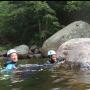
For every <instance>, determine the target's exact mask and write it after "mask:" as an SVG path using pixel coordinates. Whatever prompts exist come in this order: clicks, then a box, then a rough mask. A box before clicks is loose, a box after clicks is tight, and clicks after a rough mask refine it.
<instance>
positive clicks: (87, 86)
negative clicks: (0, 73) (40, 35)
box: [0, 58, 90, 90]
mask: <svg viewBox="0 0 90 90" xmlns="http://www.w3.org/2000/svg"><path fill="white" fill-rule="evenodd" d="M46 60H47V59H46V58H45V59H30V60H29V59H28V60H19V64H27V63H30V64H31V63H32V64H41V63H45V62H46ZM64 67H65V66H64ZM21 76H22V75H21V74H20V73H19V74H17V75H13V76H11V77H10V76H9V78H8V79H1V80H0V90H90V72H83V71H82V72H81V71H79V70H77V69H75V70H73V69H67V68H63V67H59V68H57V69H55V70H51V71H50V70H42V71H38V72H35V73H32V74H29V75H27V76H25V77H26V78H25V79H23V78H21Z"/></svg>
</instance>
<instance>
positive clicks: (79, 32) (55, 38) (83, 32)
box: [42, 21, 90, 56]
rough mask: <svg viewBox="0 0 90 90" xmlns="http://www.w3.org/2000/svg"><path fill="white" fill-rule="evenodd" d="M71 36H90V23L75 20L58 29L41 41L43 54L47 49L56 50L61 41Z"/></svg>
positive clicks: (71, 37)
mask: <svg viewBox="0 0 90 90" xmlns="http://www.w3.org/2000/svg"><path fill="white" fill-rule="evenodd" d="M73 38H90V25H89V24H88V23H86V22H83V21H76V22H73V23H71V24H69V25H68V26H66V27H65V28H63V29H61V30H59V31H58V32H56V33H55V34H54V35H52V36H51V37H50V38H48V39H47V40H46V41H45V42H44V43H43V46H42V53H43V55H45V56H46V53H45V52H47V51H48V50H49V49H53V50H57V48H58V47H59V46H60V45H61V44H62V43H64V42H66V41H67V40H70V39H73Z"/></svg>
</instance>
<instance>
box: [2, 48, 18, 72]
mask: <svg viewBox="0 0 90 90" xmlns="http://www.w3.org/2000/svg"><path fill="white" fill-rule="evenodd" d="M17 61H18V55H17V52H16V50H15V49H10V50H8V51H7V60H6V62H5V63H4V69H3V70H2V72H12V71H13V70H16V69H17V68H16V63H17Z"/></svg>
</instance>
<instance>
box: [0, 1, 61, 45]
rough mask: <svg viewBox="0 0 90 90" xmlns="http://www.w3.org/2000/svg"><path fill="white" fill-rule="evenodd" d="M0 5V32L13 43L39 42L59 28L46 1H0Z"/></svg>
mask: <svg viewBox="0 0 90 90" xmlns="http://www.w3.org/2000/svg"><path fill="white" fill-rule="evenodd" d="M0 7H1V9H0V20H1V22H0V33H1V34H3V36H4V37H6V38H7V40H8V41H11V42H13V43H17V42H19V43H26V44H28V43H30V44H33V43H35V44H39V43H42V42H43V40H45V39H46V37H49V35H52V34H53V33H55V32H56V31H58V30H59V29H60V25H59V22H58V19H57V17H56V14H55V11H54V10H53V9H52V8H50V6H49V5H48V4H47V3H46V1H22V2H20V1H15V2H14V1H2V2H0ZM49 33H50V34H49Z"/></svg>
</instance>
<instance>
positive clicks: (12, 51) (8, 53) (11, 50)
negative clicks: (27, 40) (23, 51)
mask: <svg viewBox="0 0 90 90" xmlns="http://www.w3.org/2000/svg"><path fill="white" fill-rule="evenodd" d="M12 53H16V50H15V49H10V50H8V51H7V56H8V55H10V54H12Z"/></svg>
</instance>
